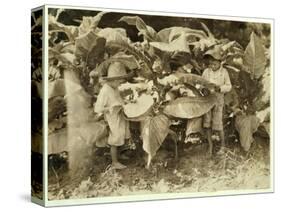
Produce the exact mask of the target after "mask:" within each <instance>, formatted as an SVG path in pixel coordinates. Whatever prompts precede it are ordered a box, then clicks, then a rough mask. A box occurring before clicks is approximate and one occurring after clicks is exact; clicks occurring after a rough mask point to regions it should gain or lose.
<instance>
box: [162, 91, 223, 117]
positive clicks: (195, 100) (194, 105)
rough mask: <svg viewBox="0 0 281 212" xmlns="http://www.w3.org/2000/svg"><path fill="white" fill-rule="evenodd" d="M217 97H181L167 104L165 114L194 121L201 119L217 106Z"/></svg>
mask: <svg viewBox="0 0 281 212" xmlns="http://www.w3.org/2000/svg"><path fill="white" fill-rule="evenodd" d="M216 100H217V98H216V95H214V94H210V95H209V96H204V97H203V96H195V97H180V98H177V99H175V100H174V101H172V102H170V103H169V104H167V105H166V106H165V108H164V110H163V112H164V113H165V114H166V115H168V116H172V117H176V118H186V119H192V118H196V117H200V116H202V115H203V114H205V113H207V112H208V111H209V110H211V108H212V107H214V105H215V104H216Z"/></svg>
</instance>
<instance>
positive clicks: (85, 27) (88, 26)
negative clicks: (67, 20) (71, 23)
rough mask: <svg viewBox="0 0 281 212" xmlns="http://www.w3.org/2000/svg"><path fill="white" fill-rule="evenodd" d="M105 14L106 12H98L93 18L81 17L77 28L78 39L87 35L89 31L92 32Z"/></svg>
mask: <svg viewBox="0 0 281 212" xmlns="http://www.w3.org/2000/svg"><path fill="white" fill-rule="evenodd" d="M106 13H107V12H99V13H98V14H97V15H96V16H94V17H85V16H83V19H82V21H81V24H80V26H79V27H78V30H79V37H80V36H82V35H85V34H87V33H88V32H90V31H94V30H95V29H96V28H97V26H98V24H99V22H100V20H101V18H102V16H103V15H104V14H106Z"/></svg>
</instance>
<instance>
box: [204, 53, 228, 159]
mask: <svg viewBox="0 0 281 212" xmlns="http://www.w3.org/2000/svg"><path fill="white" fill-rule="evenodd" d="M205 58H206V59H208V61H209V67H208V68H207V69H205V70H204V72H203V74H202V77H203V78H204V79H206V80H208V81H210V82H211V83H214V84H215V85H216V86H215V92H216V95H217V104H216V105H215V106H214V107H213V108H212V110H211V111H209V112H208V113H206V114H205V115H204V117H203V127H204V128H206V132H207V139H208V142H209V155H212V151H213V143H212V139H214V138H217V136H212V130H213V132H215V133H218V135H219V140H220V141H221V148H220V151H219V152H218V153H219V154H221V153H223V152H224V149H225V140H224V130H223V107H224V94H225V93H227V92H229V91H230V90H231V87H232V86H231V82H230V78H229V75H228V72H227V70H226V69H225V68H224V67H223V66H222V56H221V54H220V53H219V51H216V50H215V51H210V52H206V53H205Z"/></svg>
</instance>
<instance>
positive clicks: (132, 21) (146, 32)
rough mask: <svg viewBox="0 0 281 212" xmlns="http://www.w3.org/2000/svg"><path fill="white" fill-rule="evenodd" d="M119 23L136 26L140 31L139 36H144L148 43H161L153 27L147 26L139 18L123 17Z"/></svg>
mask: <svg viewBox="0 0 281 212" xmlns="http://www.w3.org/2000/svg"><path fill="white" fill-rule="evenodd" d="M119 21H124V22H126V23H127V24H128V25H134V26H136V28H137V29H138V31H139V33H138V35H143V36H144V37H145V38H146V39H147V40H148V41H159V37H158V35H157V33H156V31H155V30H154V29H153V28H152V27H151V26H148V25H146V23H145V22H144V21H143V20H142V19H141V18H140V17H139V16H123V17H122V18H120V19H119Z"/></svg>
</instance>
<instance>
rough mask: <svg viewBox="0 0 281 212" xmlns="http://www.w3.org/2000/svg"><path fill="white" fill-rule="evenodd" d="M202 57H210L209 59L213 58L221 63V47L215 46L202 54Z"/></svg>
mask: <svg viewBox="0 0 281 212" xmlns="http://www.w3.org/2000/svg"><path fill="white" fill-rule="evenodd" d="M204 56H210V57H212V58H214V59H215V60H220V61H221V60H223V58H224V52H223V49H222V48H221V45H216V46H213V47H212V48H211V49H209V50H208V51H206V52H205V53H204Z"/></svg>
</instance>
